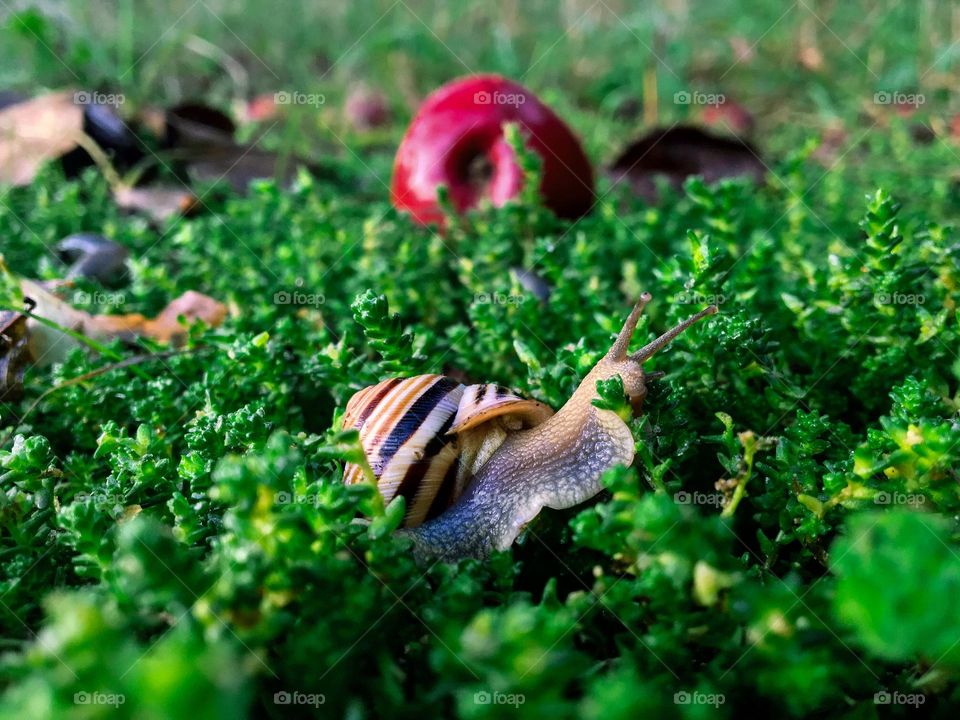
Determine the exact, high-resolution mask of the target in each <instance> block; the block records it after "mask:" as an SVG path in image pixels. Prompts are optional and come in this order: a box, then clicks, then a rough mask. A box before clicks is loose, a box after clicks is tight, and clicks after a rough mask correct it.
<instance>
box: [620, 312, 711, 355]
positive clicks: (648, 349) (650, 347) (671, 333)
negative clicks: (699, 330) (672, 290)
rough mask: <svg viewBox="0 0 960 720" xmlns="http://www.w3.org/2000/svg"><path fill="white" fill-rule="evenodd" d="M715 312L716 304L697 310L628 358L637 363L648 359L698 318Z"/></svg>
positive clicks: (701, 318)
mask: <svg viewBox="0 0 960 720" xmlns="http://www.w3.org/2000/svg"><path fill="white" fill-rule="evenodd" d="M717 312H718V309H717V306H716V305H711V306H710V307H708V308H704V309H703V310H701V311H700V312H698V313H697V314H696V315H691V316H690V317H688V318H687V319H686V320H684V321H683V322H681V323H680V324H679V325H677V326H676V327H673V328H670V329H669V330H667V331H666V332H665V333H664V334H663V335H661V336H660V337H658V338H657V339H656V340H652V341H651V342H649V343H647V344H646V345H644V346H643V347H642V348H640V349H639V350H637V352H635V353H634V354H633V355H631V356H630V359H631V360H634V361H636V362H638V363H642V362H645V361H647V360H649V359H650V358H651V357H652V356H653V355H655V354H656V353H658V352H659V351H661V350H663V348H665V347H666V346H667V345H669V344H670V343H671V342H673V340H674V338H676V337H677V335H679V334H680V333H682V332H683V331H684V330H686V329H687V328H689V327H690V326H691V325H693V324H695V323H697V322H699V321H700V320H703V318H705V317H707V316H708V315H716V314H717Z"/></svg>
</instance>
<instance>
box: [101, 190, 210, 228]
mask: <svg viewBox="0 0 960 720" xmlns="http://www.w3.org/2000/svg"><path fill="white" fill-rule="evenodd" d="M113 199H114V202H116V203H117V206H118V207H120V208H122V209H124V210H132V211H135V212H142V213H145V214H147V215H149V216H150V217H151V218H153V219H154V220H157V221H158V222H163V221H164V220H166V219H167V218H170V217H173V216H174V215H189V214H190V213H191V212H193V211H195V210H196V209H197V207H198V205H199V201H198V200H197V196H196V195H194V194H193V193H192V192H189V191H188V190H180V189H177V188H172V187H119V188H117V189H116V190H114V191H113Z"/></svg>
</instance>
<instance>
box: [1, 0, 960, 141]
mask: <svg viewBox="0 0 960 720" xmlns="http://www.w3.org/2000/svg"><path fill="white" fill-rule="evenodd" d="M24 6H25V7H28V9H21V10H19V11H16V12H15V11H13V10H12V8H11V6H8V5H6V4H5V6H4V7H3V8H0V11H2V15H3V17H4V20H3V29H2V31H0V43H2V46H3V47H4V56H5V60H4V62H3V64H2V66H0V85H2V86H4V87H8V88H22V89H26V90H29V91H31V92H32V91H35V90H36V89H37V88H38V87H60V86H64V85H74V86H77V85H79V86H80V87H85V88H94V89H110V90H114V91H119V92H122V93H124V94H125V95H126V97H127V99H128V101H132V102H133V103H135V104H138V105H139V104H153V105H165V104H170V103H173V102H176V101H178V100H183V99H187V98H197V97H202V98H204V99H206V100H208V101H211V102H214V103H220V104H226V103H228V102H230V101H231V100H233V99H235V98H237V97H238V96H247V97H250V96H252V95H254V94H256V93H262V92H274V91H276V90H280V89H296V90H298V91H300V92H322V93H324V94H326V95H327V97H328V99H329V104H330V107H331V108H333V107H336V106H337V105H338V104H339V102H340V100H341V99H342V97H343V96H344V94H345V93H346V92H348V91H349V89H350V88H351V87H353V86H355V85H356V84H358V83H361V82H363V83H370V84H373V85H376V86H378V87H380V88H382V89H383V90H384V91H386V92H387V93H388V94H389V96H390V98H391V100H392V102H393V103H394V105H395V107H396V109H397V110H398V112H399V114H400V115H401V116H403V115H404V114H405V113H409V112H410V111H411V109H412V108H413V107H415V105H416V103H417V101H418V100H419V99H420V98H421V97H422V96H423V95H424V94H425V93H427V92H429V91H430V90H432V89H433V88H435V87H436V86H438V85H439V84H441V83H442V82H444V81H446V80H449V79H450V78H452V77H456V76H459V75H464V74H470V73H474V72H498V73H502V74H505V75H508V76H511V77H513V78H517V79H520V80H522V81H523V82H524V83H526V84H527V85H529V86H530V87H532V88H533V89H534V90H536V91H539V92H543V93H545V94H546V95H547V96H548V99H549V100H550V101H551V102H553V103H555V104H557V105H558V106H559V109H561V110H564V109H567V110H572V109H573V108H577V109H579V110H581V111H586V112H587V113H588V115H589V116H594V119H593V120H588V119H582V118H581V119H580V120H579V121H575V123H576V122H579V125H580V127H579V129H580V130H581V132H584V131H586V130H588V129H589V125H588V124H589V123H591V122H595V120H596V118H608V119H609V118H613V117H614V115H615V114H616V112H617V110H618V109H622V108H623V107H624V105H625V104H626V103H641V104H643V105H644V106H645V112H646V115H645V119H646V120H647V121H648V122H649V121H650V120H651V119H652V118H654V117H656V118H657V119H658V120H659V121H661V122H665V121H673V120H677V119H682V118H683V117H684V116H685V115H686V114H687V113H688V112H689V111H690V110H691V109H692V108H691V107H690V106H680V105H677V104H675V103H673V101H672V99H673V96H674V93H676V92H678V91H684V90H686V91H700V92H720V93H724V94H725V95H727V97H729V98H732V99H735V100H737V101H739V102H741V103H743V104H744V105H746V106H747V107H748V108H750V109H751V110H752V111H754V112H755V113H756V114H757V115H758V119H759V123H760V129H761V131H770V130H773V129H775V128H777V127H779V126H783V125H785V124H790V125H797V124H799V125H802V126H812V127H820V126H822V125H823V124H824V123H825V122H827V121H830V120H831V119H834V118H841V119H844V120H851V119H853V118H856V117H857V116H858V115H859V114H861V113H862V112H863V109H864V107H865V106H868V105H869V104H870V103H871V102H872V99H873V96H874V93H876V92H878V91H898V92H905V93H907V92H919V93H923V94H924V95H925V99H926V103H925V104H926V106H927V107H926V108H925V109H927V110H929V109H931V108H934V107H935V108H937V109H938V110H939V109H943V110H945V111H952V110H953V109H955V108H954V106H955V104H956V100H955V99H952V98H951V97H950V94H951V93H950V91H951V89H952V88H953V87H955V86H956V84H957V79H958V78H957V70H958V62H957V61H958V59H960V45H958V44H957V43H956V42H955V39H956V37H957V35H958V29H960V8H958V7H957V6H956V4H954V3H942V2H933V1H929V0H924V1H922V2H911V3H903V2H897V1H896V0H886V1H885V2H860V1H857V2H823V1H817V0H799V1H798V2H792V3H791V2H770V1H769V0H762V1H760V2H758V1H756V0H754V1H749V0H730V1H729V2H723V3H691V2H686V1H682V0H667V1H663V0H661V1H659V2H649V3H643V4H638V3H632V2H627V1H626V0H564V1H563V2H543V1H542V0H538V1H536V2H519V0H506V1H505V2H500V3H497V4H495V5H494V4H477V3H472V2H467V1H465V0H452V1H449V2H442V1H430V0H371V1H369V2H363V3H335V2H318V3H299V2H289V1H282V2H278V3H236V2H225V1H224V0H176V1H169V2H162V3H150V4H148V3H135V2H133V1H132V0H117V1H113V2H104V1H97V2H84V1H82V0H65V1H64V2H58V3H35V4H24ZM801 56H805V57H807V58H813V59H814V60H815V59H816V58H817V57H819V58H820V63H819V69H810V67H808V66H805V65H804V63H802V62H801ZM809 64H810V63H808V65H809ZM653 78H655V85H654V83H653ZM315 129H316V130H317V131H318V132H320V133H323V128H322V127H317V128H315ZM328 131H329V128H328ZM326 134H327V135H328V136H329V132H327V133H326ZM585 134H587V135H588V136H590V135H591V133H585ZM590 141H591V142H596V140H595V139H594V138H591V140H590Z"/></svg>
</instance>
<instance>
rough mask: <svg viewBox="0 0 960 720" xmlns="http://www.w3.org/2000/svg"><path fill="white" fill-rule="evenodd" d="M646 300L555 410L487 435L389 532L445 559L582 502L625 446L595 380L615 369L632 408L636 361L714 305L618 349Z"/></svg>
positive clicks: (638, 395) (469, 553)
mask: <svg viewBox="0 0 960 720" xmlns="http://www.w3.org/2000/svg"><path fill="white" fill-rule="evenodd" d="M649 300H650V295H649V294H647V293H644V294H643V295H642V296H641V298H640V301H639V302H638V303H637V305H636V306H635V307H634V308H633V311H632V312H631V313H630V316H629V317H628V318H627V320H626V323H625V324H624V326H623V329H622V330H621V331H620V334H619V335H618V337H617V339H616V341H615V342H614V344H613V346H612V347H611V348H610V350H609V351H608V352H607V354H606V355H604V357H603V358H602V359H601V360H600V361H599V362H598V363H597V364H596V365H595V366H594V367H593V369H592V370H591V371H590V372H589V373H588V374H587V376H586V377H585V378H584V379H583V381H582V382H581V383H580V385H579V387H578V388H577V390H576V391H575V392H574V394H573V395H572V396H571V397H570V399H569V400H568V401H567V402H566V403H565V404H564V405H563V407H562V408H560V410H558V411H557V412H556V413H555V414H552V413H551V414H546V413H543V412H541V414H539V415H536V416H535V417H533V418H531V419H529V420H528V421H527V422H526V427H518V426H517V424H516V420H514V421H513V423H512V425H511V426H510V427H511V429H510V430H509V431H508V432H504V433H503V434H502V435H501V436H498V437H497V438H496V441H495V443H494V445H495V447H493V449H492V450H490V451H489V452H488V453H487V454H486V455H485V456H483V457H481V458H480V459H482V462H479V463H477V462H476V461H475V460H476V459H477V458H478V457H480V456H479V455H478V456H475V457H474V458H473V459H470V458H468V462H467V463H465V464H462V465H461V472H462V475H461V477H460V485H459V487H458V490H459V492H458V493H457V497H456V498H455V499H454V500H453V502H452V504H450V505H449V507H447V508H445V509H440V508H436V509H435V512H434V513H431V514H430V515H429V517H428V516H427V515H426V514H424V515H423V520H424V521H422V522H418V523H416V524H414V523H409V522H408V523H407V527H406V528H404V529H402V530H400V531H399V532H402V533H404V534H406V535H407V536H408V537H410V538H411V539H412V540H413V545H414V553H415V555H416V556H417V557H419V558H421V559H428V558H436V559H443V560H455V559H457V558H461V557H485V556H487V555H488V554H490V553H491V552H493V551H495V550H505V549H507V548H509V547H510V545H511V544H512V543H513V541H514V540H515V539H516V537H517V535H519V533H520V531H521V530H522V529H523V527H524V526H525V525H526V524H527V523H528V522H530V521H531V520H532V519H533V518H534V517H536V516H537V514H538V513H539V512H540V510H541V509H542V508H544V507H549V508H553V509H563V508H569V507H573V506H574V505H578V504H580V503H582V502H584V501H586V500H589V499H590V498H591V497H593V496H594V495H596V494H597V493H599V492H600V490H601V489H602V486H601V484H600V477H601V475H603V473H604V472H605V471H606V470H608V469H609V468H611V467H614V466H616V465H629V464H630V463H631V462H633V457H634V452H635V446H634V440H633V434H632V433H631V431H630V428H629V426H628V425H627V423H626V422H625V421H624V420H623V419H621V418H620V417H619V416H618V415H617V414H616V413H615V412H613V411H611V410H606V409H601V408H598V407H596V406H595V405H594V404H593V401H594V400H595V399H597V397H598V395H597V382H598V381H601V380H609V379H611V378H613V377H615V376H617V375H619V376H620V378H621V379H622V381H623V387H624V391H625V393H626V395H627V396H628V397H629V399H630V401H631V405H632V406H633V407H634V409H639V407H640V404H641V403H642V401H643V398H644V397H645V396H646V393H647V388H646V380H647V379H648V377H649V376H648V375H647V374H646V373H644V370H643V363H644V362H645V361H646V360H647V359H649V358H650V357H651V356H652V355H653V354H654V353H656V352H657V351H659V350H660V349H662V348H663V347H665V346H666V345H667V344H668V343H669V342H670V341H672V340H673V339H674V338H675V337H676V336H677V335H679V334H680V333H681V332H683V331H684V330H686V329H687V328H688V327H690V326H691V325H693V324H694V323H695V322H697V321H699V320H700V319H702V318H703V317H706V316H708V315H712V314H714V313H716V312H717V308H716V307H715V306H710V307H708V308H706V309H705V310H702V311H701V312H699V313H697V314H696V315H693V316H692V317H690V318H688V319H687V320H685V321H683V322H682V323H680V324H679V325H677V326H676V327H674V328H672V329H671V330H668V331H667V332H666V333H664V334H663V335H661V336H660V337H658V338H657V339H656V340H654V341H652V342H650V343H649V344H647V345H646V346H645V347H643V348H641V349H640V350H638V351H637V352H635V353H632V354H628V352H627V351H628V345H629V343H630V339H631V338H632V336H633V333H634V330H635V329H636V326H637V322H638V321H639V318H640V314H641V312H642V311H643V308H644V306H645V305H646V303H647V302H648V301H649ZM431 377H437V376H431ZM387 382H390V381H387ZM437 382H439V381H437ZM381 385H383V383H381ZM375 387H380V386H375ZM472 387H476V386H472ZM481 387H482V386H481ZM369 390H370V389H368V392H369ZM363 392H365V391H361V392H360V393H358V395H360V394H361V393H363ZM355 398H356V396H355ZM517 400H518V401H521V402H533V401H523V400H522V398H517ZM351 402H353V401H351ZM348 416H350V406H348ZM365 427H366V425H364V426H363V427H360V432H361V442H363V443H364V450H365V452H367V456H368V459H370V461H371V466H374V472H375V474H376V472H377V468H376V467H375V465H376V463H377V456H376V454H374V455H373V456H371V454H370V452H369V451H367V442H368V440H367V438H368V437H369V435H368V434H367V433H365V432H364V429H365ZM474 430H475V432H477V433H480V435H481V436H482V434H483V433H484V432H488V431H489V427H488V430H485V429H484V423H482V422H481V423H479V424H477V425H475V426H474ZM470 442H471V443H473V445H474V446H475V445H476V443H477V442H479V441H478V439H477V438H476V437H474V438H473V439H471V441H470ZM467 444H468V445H469V444H470V443H467ZM381 469H382V468H381ZM349 471H350V467H349V466H348V472H349ZM354 474H355V476H356V475H357V473H356V471H354ZM378 477H380V478H382V474H381V475H380V476H378ZM348 481H350V479H348ZM385 497H386V495H385ZM408 515H409V513H408Z"/></svg>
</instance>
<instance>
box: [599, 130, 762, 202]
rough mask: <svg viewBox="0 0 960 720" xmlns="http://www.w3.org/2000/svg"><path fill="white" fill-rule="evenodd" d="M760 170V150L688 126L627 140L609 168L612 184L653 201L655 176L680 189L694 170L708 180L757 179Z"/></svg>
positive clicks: (759, 178)
mask: <svg viewBox="0 0 960 720" xmlns="http://www.w3.org/2000/svg"><path fill="white" fill-rule="evenodd" d="M764 173H765V167H764V165H763V162H762V161H761V160H760V157H759V153H758V152H757V151H756V150H755V149H754V147H753V146H752V145H751V144H750V143H748V142H746V141H745V140H741V139H738V138H726V137H719V136H716V135H713V134H710V133H707V132H705V131H703V130H701V129H700V128H696V127H690V126H677V127H674V128H666V129H665V128H658V129H655V130H653V131H652V132H650V133H649V134H647V135H645V136H644V137H642V138H641V139H640V140H637V141H636V142H634V143H632V144H631V145H629V146H628V147H627V149H626V150H624V151H623V153H621V155H620V156H619V157H618V158H617V159H616V160H615V161H614V162H613V164H612V165H611V166H610V169H609V171H608V175H609V177H610V178H611V180H613V182H614V183H615V184H619V183H621V182H623V183H627V184H628V185H629V186H630V187H631V188H632V190H633V192H634V193H636V194H637V195H639V196H640V197H642V198H644V199H646V200H647V201H648V202H656V201H657V185H656V182H657V178H663V179H665V180H667V181H668V182H669V184H670V185H671V186H672V187H674V188H676V189H678V190H679V189H680V188H681V187H682V185H683V182H684V180H686V179H687V178H688V177H691V176H694V175H697V176H700V177H702V178H703V179H704V181H706V182H708V183H712V182H716V181H717V180H720V179H723V178H731V177H745V178H748V179H750V180H753V181H755V182H761V181H762V180H763V177H764Z"/></svg>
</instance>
